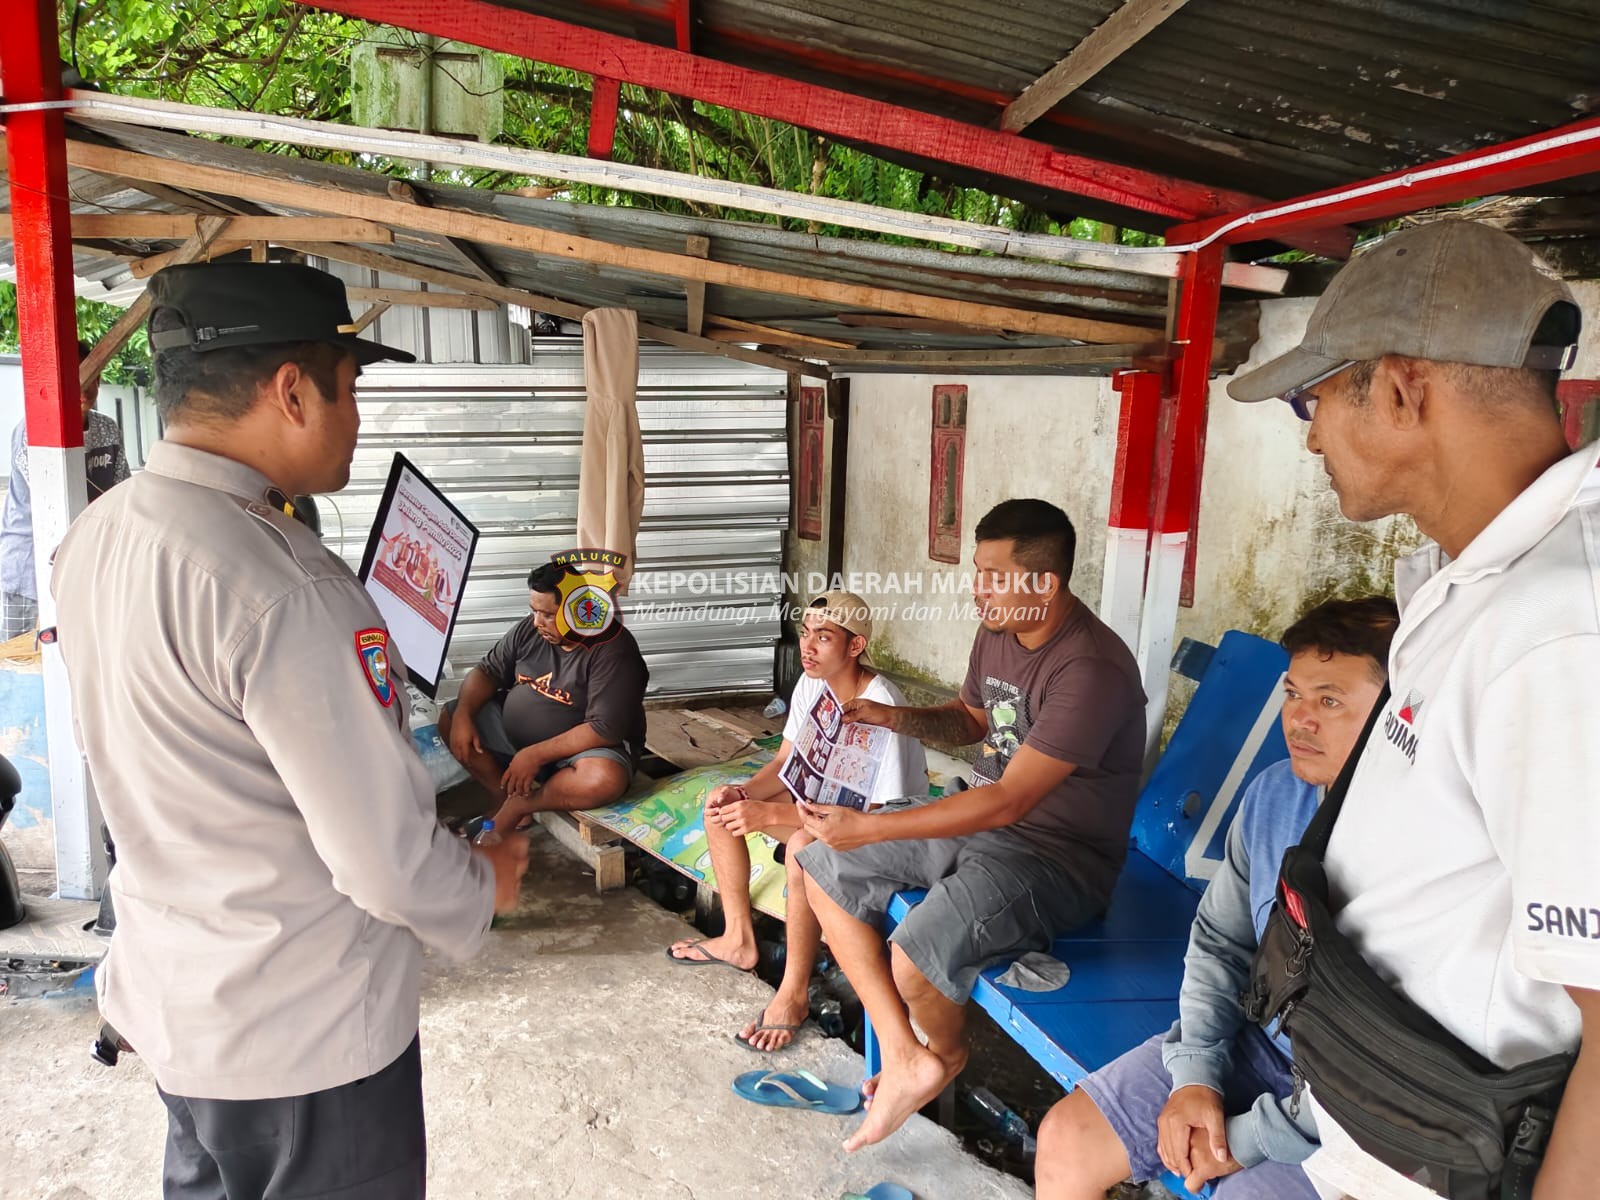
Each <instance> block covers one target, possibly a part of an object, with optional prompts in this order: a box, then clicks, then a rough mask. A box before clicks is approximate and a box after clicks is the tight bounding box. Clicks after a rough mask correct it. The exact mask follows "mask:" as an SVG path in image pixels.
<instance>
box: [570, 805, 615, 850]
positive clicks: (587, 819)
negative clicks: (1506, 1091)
mask: <svg viewBox="0 0 1600 1200" xmlns="http://www.w3.org/2000/svg"><path fill="white" fill-rule="evenodd" d="M572 815H573V816H574V817H576V818H577V820H578V836H579V837H581V838H582V839H583V840H584V841H585V842H587V843H588V844H589V845H591V846H612V845H615V844H616V843H618V842H626V841H627V840H628V839H627V838H625V837H623V836H622V835H621V834H620V833H618V832H617V831H616V830H615V829H612V828H611V827H610V826H609V825H602V824H601V823H600V822H599V821H596V820H595V819H594V818H593V817H591V816H590V815H589V814H588V813H581V812H579V813H573V814H572Z"/></svg>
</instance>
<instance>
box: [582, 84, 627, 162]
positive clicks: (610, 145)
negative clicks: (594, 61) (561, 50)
mask: <svg viewBox="0 0 1600 1200" xmlns="http://www.w3.org/2000/svg"><path fill="white" fill-rule="evenodd" d="M621 98H622V84H620V83H618V82H617V81H616V80H615V79H606V78H605V77H604V76H601V75H596V76H595V77H594V87H593V88H592V89H591V91H590V94H589V156H590V157H591V158H610V157H611V152H612V151H613V150H614V149H615V148H616V140H617V103H618V101H619V100H620V99H621Z"/></svg>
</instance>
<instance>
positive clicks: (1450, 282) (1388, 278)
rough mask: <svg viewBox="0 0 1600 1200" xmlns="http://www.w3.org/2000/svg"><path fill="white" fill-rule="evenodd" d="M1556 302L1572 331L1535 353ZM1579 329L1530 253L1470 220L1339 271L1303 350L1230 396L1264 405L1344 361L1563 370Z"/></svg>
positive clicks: (1557, 287) (1552, 279)
mask: <svg viewBox="0 0 1600 1200" xmlns="http://www.w3.org/2000/svg"><path fill="white" fill-rule="evenodd" d="M1556 304H1566V305H1567V306H1568V307H1569V308H1570V310H1571V313H1570V320H1569V321H1566V322H1565V324H1566V325H1567V326H1570V328H1562V329H1560V331H1559V333H1558V334H1557V336H1556V339H1555V344H1550V345H1534V335H1535V333H1536V332H1537V331H1538V330H1539V326H1540V323H1541V322H1542V321H1543V320H1544V318H1545V315H1546V314H1547V313H1549V311H1550V309H1551V306H1552V305H1556ZM1578 326H1579V314H1578V306H1577V303H1576V302H1575V301H1574V300H1573V298H1572V292H1571V291H1570V290H1569V289H1568V287H1567V285H1566V284H1565V283H1563V282H1562V281H1561V280H1560V279H1559V278H1557V277H1556V275H1555V273H1554V272H1552V271H1551V270H1550V269H1549V268H1547V267H1546V266H1545V265H1544V264H1543V263H1542V262H1540V261H1539V259H1538V258H1536V257H1535V256H1534V254H1533V252H1532V251H1531V250H1529V249H1528V247H1527V246H1525V245H1523V244H1522V243H1521V242H1519V241H1517V239H1516V238H1514V237H1512V236H1511V235H1510V234H1508V233H1503V232H1502V231H1500V230H1498V229H1495V228H1493V227H1492V226H1489V225H1481V224H1479V223H1478V222H1476V221H1466V220H1443V221H1435V222H1433V223H1432V224H1429V225H1421V226H1418V227H1417V228H1415V229H1407V230H1405V231H1403V232H1401V233H1396V234H1393V235H1391V236H1390V237H1387V238H1385V239H1384V240H1383V241H1382V242H1380V243H1379V244H1378V245H1376V246H1374V247H1372V249H1370V250H1368V251H1366V252H1365V253H1364V254H1362V255H1360V256H1359V257H1358V258H1356V259H1355V260H1354V261H1352V262H1350V263H1348V264H1346V266H1345V267H1344V269H1343V270H1341V271H1340V272H1339V273H1338V274H1337V275H1335V276H1334V279H1333V283H1332V284H1330V285H1329V287H1328V290H1327V291H1326V292H1324V293H1323V294H1322V299H1320V300H1319V301H1317V307H1316V308H1315V310H1313V311H1312V313H1311V320H1310V322H1309V323H1308V324H1307V325H1306V333H1305V337H1304V338H1302V339H1301V342H1300V344H1299V345H1298V346H1296V347H1295V348H1294V349H1293V350H1291V351H1289V352H1288V353H1287V354H1281V355H1279V356H1278V357H1277V358H1275V359H1273V360H1272V361H1271V362H1269V363H1265V364H1263V365H1262V366H1259V367H1257V368H1256V369H1255V370H1253V371H1246V372H1245V373H1244V374H1243V375H1240V376H1239V377H1238V378H1236V379H1234V380H1233V381H1232V382H1231V383H1229V384H1228V395H1230V396H1232V397H1233V398H1234V399H1235V400H1243V401H1245V402H1246V403H1254V402H1255V401H1257V400H1270V399H1272V398H1273V397H1276V396H1282V395H1284V394H1285V393H1287V392H1290V391H1293V390H1294V389H1295V388H1298V387H1301V386H1303V385H1304V384H1306V383H1308V382H1310V381H1311V380H1314V379H1316V378H1317V377H1318V376H1319V375H1327V374H1328V373H1329V372H1331V371H1334V370H1336V369H1337V368H1338V367H1340V366H1341V365H1343V364H1344V363H1349V362H1364V361H1366V360H1368V359H1374V358H1382V357H1383V356H1384V355H1385V354H1399V355H1404V356H1405V357H1407V358H1426V359H1431V360H1433V361H1435V362H1456V363H1471V364H1473V365H1476V366H1480V367H1528V368H1531V369H1533V370H1540V371H1556V370H1565V369H1566V368H1567V367H1569V366H1571V365H1572V360H1573V357H1574V355H1575V354H1576V352H1577V341H1578ZM1546 340H1551V339H1550V338H1549V336H1548V331H1547V336H1546Z"/></svg>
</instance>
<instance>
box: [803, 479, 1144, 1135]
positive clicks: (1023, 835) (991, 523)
mask: <svg viewBox="0 0 1600 1200" xmlns="http://www.w3.org/2000/svg"><path fill="white" fill-rule="evenodd" d="M1075 542H1076V538H1075V535H1074V533H1073V529H1072V522H1071V521H1069V520H1068V519H1067V515H1066V513H1064V512H1062V511H1061V510H1060V509H1059V508H1057V507H1056V506H1055V505H1053V504H1048V503H1046V502H1045V501H1043V500H1007V501H1006V502H1005V503H1003V504H1001V505H999V506H997V507H996V508H995V509H994V510H993V511H991V512H990V513H989V514H988V515H987V516H985V517H984V518H983V520H982V521H980V522H979V523H978V528H977V546H976V549H975V551H974V553H973V563H974V565H975V566H976V567H977V575H976V581H975V585H974V594H975V596H976V599H977V602H978V608H979V615H980V616H981V618H982V621H983V628H982V629H981V630H980V631H979V633H978V635H977V638H976V640H975V641H974V642H973V646H972V656H971V659H970V661H969V663H968V667H967V679H966V683H965V684H964V685H963V686H962V689H961V695H960V698H959V699H958V700H955V701H952V702H951V703H950V704H948V705H945V706H944V707H942V708H890V707H889V706H887V705H883V704H875V703H873V702H872V701H870V700H864V699H861V700H856V701H854V702H852V703H850V704H847V705H845V709H844V715H845V719H846V720H853V721H860V722H863V723H865V724H870V725H882V726H886V727H888V728H890V729H893V730H894V731H896V732H897V733H906V734H911V735H913V736H915V737H919V738H923V739H925V740H929V741H936V742H943V743H946V744H951V745H961V744H966V743H972V742H977V741H980V740H981V741H982V742H983V751H982V753H981V754H980V755H979V758H978V761H977V764H976V767H975V770H974V774H975V776H976V778H977V780H978V782H979V784H980V786H977V787H973V788H970V789H968V790H967V791H963V792H959V793H957V794H955V795H952V796H945V797H943V798H940V799H937V800H929V801H925V802H920V803H915V804H911V805H906V806H899V807H892V808H891V809H890V811H888V812H881V813H872V814H864V813H857V812H852V811H849V810H842V809H832V808H819V807H816V806H813V805H809V804H806V805H801V806H800V807H801V812H802V815H803V817H804V828H805V830H806V831H807V832H808V833H810V834H811V835H812V836H813V837H815V838H816V839H817V842H816V843H814V844H812V845H810V846H807V847H805V848H804V849H802V850H800V851H799V853H798V855H797V857H798V858H799V860H800V865H801V867H802V869H803V870H804V872H805V880H806V894H807V895H808V896H809V897H810V898H811V905H812V907H813V909H815V911H816V913H817V917H818V919H819V920H820V921H821V923H822V929H823V932H824V933H825V934H826V935H827V939H828V946H829V948H830V949H831V950H832V952H833V954H834V955H835V957H837V958H838V960H839V964H840V965H841V966H842V967H843V968H844V972H845V975H846V976H847V977H848V978H849V980H850V982H851V983H852V984H853V985H854V986H855V989H856V992H857V994H858V995H859V996H860V997H861V1002H862V1004H863V1005H864V1006H865V1007H866V1010H867V1013H868V1015H869V1016H870V1017H871V1018H872V1023H873V1026H874V1028H875V1029H876V1030H877V1032H878V1036H879V1038H880V1040H881V1043H882V1047H883V1074H882V1075H881V1076H880V1077H879V1079H878V1080H876V1081H868V1084H867V1086H866V1088H865V1089H864V1090H866V1091H868V1092H869V1093H870V1094H871V1097H872V1098H871V1107H870V1109H869V1110H868V1112H867V1119H866V1121H865V1122H863V1124H862V1125H861V1127H860V1128H859V1129H857V1130H856V1131H855V1133H854V1134H853V1135H852V1136H851V1137H850V1139H849V1140H848V1141H846V1142H845V1149H847V1150H856V1149H859V1148H860V1147H862V1146H865V1145H868V1144H870V1143H872V1142H877V1141H881V1140H882V1139H883V1138H885V1137H887V1136H888V1135H889V1134H890V1133H893V1132H894V1131H895V1130H896V1129H898V1128H899V1127H900V1125H901V1124H902V1123H903V1122H904V1121H905V1119H906V1118H907V1117H909V1116H910V1115H911V1114H912V1113H914V1112H916V1111H917V1109H919V1108H921V1107H922V1106H923V1105H924V1104H926V1103H927V1102H928V1101H930V1100H932V1099H933V1098H934V1097H935V1096H937V1095H938V1094H939V1092H940V1091H942V1090H943V1089H944V1087H945V1085H946V1084H947V1083H949V1082H950V1081H951V1080H952V1079H953V1078H955V1076H956V1074H957V1073H958V1072H959V1071H960V1070H961V1068H962V1066H963V1065H964V1064H965V1063H966V1059H967V1049H966V1036H965V1029H964V1024H965V1012H966V1003H967V1000H968V998H969V997H970V995H971V993H972V986H973V984H974V983H975V982H976V980H977V977H978V972H979V971H980V970H982V969H983V967H985V966H987V965H988V964H990V963H992V962H996V961H998V960H1001V959H1005V958H1011V957H1014V956H1016V955H1017V954H1020V953H1023V952H1026V951H1029V950H1043V949H1045V948H1046V947H1048V946H1049V945H1050V943H1051V942H1052V941H1053V940H1054V939H1055V937H1056V935H1057V934H1059V933H1062V932H1064V931H1066V930H1067V929H1070V928H1072V927H1073V926H1075V925H1079V924H1081V923H1083V922H1084V921H1087V920H1089V919H1091V918H1092V917H1094V916H1095V915H1096V914H1097V913H1099V912H1100V911H1102V910H1103V909H1104V908H1105V905H1106V901H1107V899H1108V898H1109V897H1110V895H1111V889H1112V887H1113V885H1114V884H1115V883H1116V879H1117V874H1118V872H1119V871H1120V870H1121V869H1122V863H1123V860H1124V859H1125V858H1126V857H1127V852H1128V828H1129V826H1130V824H1131V823H1132V820H1133V807H1134V802H1135V800H1136V799H1137V796H1138V790H1139V772H1140V768H1141V766H1142V764H1143V761H1144V727H1145V716H1144V692H1143V690H1142V688H1141V686H1140V682H1139V671H1138V667H1137V666H1136V665H1135V663H1134V660H1133V655H1132V654H1131V653H1129V651H1128V648H1127V647H1126V646H1125V645H1123V643H1122V642H1121V640H1120V639H1119V638H1118V637H1117V635H1116V634H1115V633H1113V632H1112V631H1111V630H1110V629H1109V628H1108V627H1107V626H1106V625H1105V624H1104V623H1103V622H1101V620H1100V619H1099V618H1098V617H1096V616H1095V615H1094V614H1093V613H1092V612H1090V611H1089V610H1088V608H1086V607H1085V606H1084V605H1083V603H1082V602H1081V601H1079V600H1078V599H1077V598H1076V597H1075V596H1074V595H1073V594H1072V592H1071V591H1070V590H1069V588H1068V582H1069V581H1070V579H1071V577H1072V558H1073V551H1074V547H1075ZM917 887H921V888H927V889H929V890H928V896H927V899H925V900H923V901H922V903H920V904H918V905H917V906H916V907H915V908H913V909H912V910H911V912H910V914H909V915H908V916H907V917H906V919H905V920H904V921H902V922H901V923H900V925H899V927H898V928H897V929H896V930H895V931H894V933H893V935H892V936H891V938H890V939H889V941H890V945H889V946H888V948H887V952H886V950H885V945H884V938H883V935H882V933H881V932H880V930H881V928H882V922H883V918H884V915H885V913H886V911H887V909H888V906H889V900H890V898H891V897H892V896H893V895H894V893H895V892H897V891H900V890H902V889H905V888H917ZM908 1006H909V1009H910V1013H909V1017H908V1014H907V1008H908ZM912 1021H915V1022H916V1026H917V1027H918V1028H920V1029H921V1031H922V1033H923V1034H924V1035H926V1037H927V1045H926V1046H924V1045H923V1044H922V1043H921V1042H920V1041H919V1040H918V1038H917V1035H916V1033H915V1032H913V1029H912Z"/></svg>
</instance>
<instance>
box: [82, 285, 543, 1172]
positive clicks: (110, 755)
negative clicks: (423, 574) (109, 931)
mask: <svg viewBox="0 0 1600 1200" xmlns="http://www.w3.org/2000/svg"><path fill="white" fill-rule="evenodd" d="M150 296H151V300H152V306H151V317H150V345H151V348H152V349H153V350H154V352H155V391H156V402H157V404H158V405H159V407H160V409H161V414H162V417H163V419H164V421H165V422H166V436H165V438H164V440H163V441H161V442H160V443H159V444H158V445H156V446H155V447H154V449H153V450H152V451H151V454H150V457H149V460H148V462H147V463H146V465H145V469H144V470H143V471H142V472H141V473H140V474H139V475H138V477H137V478H135V479H132V480H130V481H129V482H127V483H126V484H123V485H121V486H119V487H116V488H113V489H112V490H111V491H110V492H109V493H108V494H107V495H106V496H105V497H103V498H102V499H101V500H100V501H98V502H97V503H96V504H95V505H93V506H92V507H91V508H89V509H87V510H86V511H85V512H84V513H83V514H82V515H81V516H80V517H79V518H78V519H77V521H76V522H74V524H73V526H72V528H71V529H70V530H69V531H68V533H67V536H66V538H65V539H64V540H63V542H62V543H61V548H60V550H59V552H58V553H57V556H56V563H55V573H54V575H53V576H52V579H51V590H52V594H53V595H54V596H55V598H56V603H57V606H58V613H57V619H58V625H57V628H58V630H59V632H60V639H61V652H62V656H63V658H64V659H65V660H66V666H67V673H68V675H69V677H70V678H71V680H72V683H73V688H72V700H73V714H74V717H75V719H76V720H75V723H76V725H77V728H78V737H79V741H80V743H81V746H82V749H83V753H84V757H85V758H86V759H87V760H88V764H89V769H90V772H91V773H92V774H93V776H94V782H95V790H96V791H97V793H98V794H99V797H100V802H101V805H102V807H103V809H104V812H105V819H106V824H107V825H108V826H109V827H110V830H111V834H112V837H113V838H114V839H115V841H116V845H117V865H116V869H115V870H114V871H112V873H111V879H110V888H111V893H112V895H113V896H114V897H115V899H116V913H117V930H116V935H115V936H114V937H113V938H112V940H111V949H110V952H109V953H108V954H107V955H106V959H105V962H104V964H103V965H102V968H101V969H100V971H98V972H97V978H96V983H97V985H98V988H99V994H100V995H99V998H100V1007H101V1010H102V1012H103V1013H104V1014H105V1016H106V1018H107V1020H109V1021H110V1022H111V1023H112V1024H113V1025H115V1026H116V1028H117V1029H118V1030H119V1031H120V1032H121V1033H122V1034H123V1036H124V1037H126V1038H127V1039H128V1041H129V1042H130V1043H131V1044H132V1046H133V1048H134V1049H135V1050H136V1051H138V1053H139V1055H140V1056H141V1057H142V1058H143V1059H144V1061H145V1062H146V1063H147V1064H148V1065H149V1067H150V1070H151V1072H152V1073H153V1074H154V1075H155V1077H156V1083H157V1085H158V1088H159V1090H160V1093H161V1098H162V1100H163V1102H164V1103H165V1104H166V1107H167V1114H168V1122H167V1149H166V1164H165V1169H164V1178H163V1194H164V1196H165V1197H166V1198H167V1200H222V1198H223V1197H226V1200H289V1198H290V1197H293V1198H294V1200H314V1198H325V1200H333V1198H335V1197H337V1200H413V1198H420V1197H421V1196H422V1195H423V1191H424V1179H425V1174H426V1140H425V1136H424V1132H423V1114H422V1066H421V1058H420V1056H419V1048H418V1042H417V1016H418V996H419V992H420V990H421V973H422V947H423V945H424V944H426V945H429V946H431V947H433V948H434V949H435V950H437V951H439V952H440V953H442V954H445V955H447V956H449V957H451V958H466V957H469V956H470V955H472V954H473V953H474V952H476V951H477V949H478V947H479V944H480V943H481V942H482V940H483V936H484V933H485V932H486V931H487V929H488V927H489V920H490V917H491V915H492V913H493V911H494V910H495V909H497V908H499V909H505V908H509V907H511V906H512V905H514V904H515V902H516V895H517V884H518V880H519V879H520V878H521V875H522V872H523V871H524V870H526V869H527V854H528V851H527V843H526V840H525V839H523V838H508V839H507V840H506V841H504V842H503V843H501V844H500V845H498V846H495V847H493V848H492V849H490V850H487V851H485V850H481V849H473V848H469V847H468V846H466V845H465V844H463V843H461V842H459V841H457V840H456V839H455V838H454V837H452V836H451V835H450V834H449V833H448V832H446V831H445V830H444V828H443V827H442V826H441V825H440V824H439V822H438V820H437V818H436V816H435V808H434V793H433V784H432V781H431V780H430V778H429V776H428V771H427V768H426V767H424V766H423V765H422V762H421V760H420V759H419V758H418V757H417V754H416V751H415V750H414V749H413V748H412V745H411V738H410V735H409V733H408V731H407V728H406V708H407V706H406V701H405V693H404V691H403V681H404V679H405V668H404V667H403V666H402V665H401V663H400V660H399V657H398V655H396V654H395V651H394V647H393V646H392V645H391V644H390V641H389V632H388V629H387V628H386V627H385V625H384V622H383V618H382V617H381V616H380V615H379V613H378V609H377V606H376V605H374V603H373V602H372V599H371V597H369V596H368V595H367V593H366V590H365V589H364V588H363V587H362V586H361V583H360V581H359V580H357V579H356V577H355V575H354V574H353V573H352V572H351V571H350V569H349V567H347V566H345V564H344V563H343V562H342V561H340V559H339V558H337V557H336V556H335V555H333V554H332V553H331V552H329V551H328V550H326V549H325V548H324V547H323V545H322V543H321V542H320V541H319V540H318V538H317V536H316V534H315V533H313V532H312V530H311V529H309V528H308V527H307V526H306V525H305V524H303V523H302V522H301V521H298V520H296V519H295V516H294V512H295V510H294V503H293V501H291V500H290V499H289V497H291V496H295V495H298V494H300V493H313V492H335V491H338V490H339V489H340V488H342V487H344V485H345V484H346V482H348V480H349V477H350V462H351V458H352V456H353V455H354V453H355V448H356V431H357V429H358V428H359V426H360V424H361V420H360V417H359V415H358V414H357V411H356V400H355V380H356V376H357V375H358V374H359V373H360V369H361V368H360V364H361V363H363V362H374V361H376V360H378V359H382V358H399V359H409V358H410V357H411V356H410V355H408V354H405V353H403V352H401V351H394V350H390V349H389V348H388V347H386V346H380V345H377V344H376V343H372V342H365V341H361V340H359V339H358V338H357V337H356V335H355V330H354V327H353V326H352V325H351V323H350V310H349V307H348V305H347V304H346V301H345V293H344V285H343V284H342V283H340V282H339V280H337V279H335V278H334V277H333V276H331V275H328V274H327V273H325V272H322V271H317V270H313V269H312V268H310V267H303V266H294V265H288V264H279V263H270V264H269V263H208V264H194V265H190V266H178V267H169V268H167V269H166V270H164V271H162V272H160V273H159V274H157V275H155V276H154V277H152V278H151V280H150Z"/></svg>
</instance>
